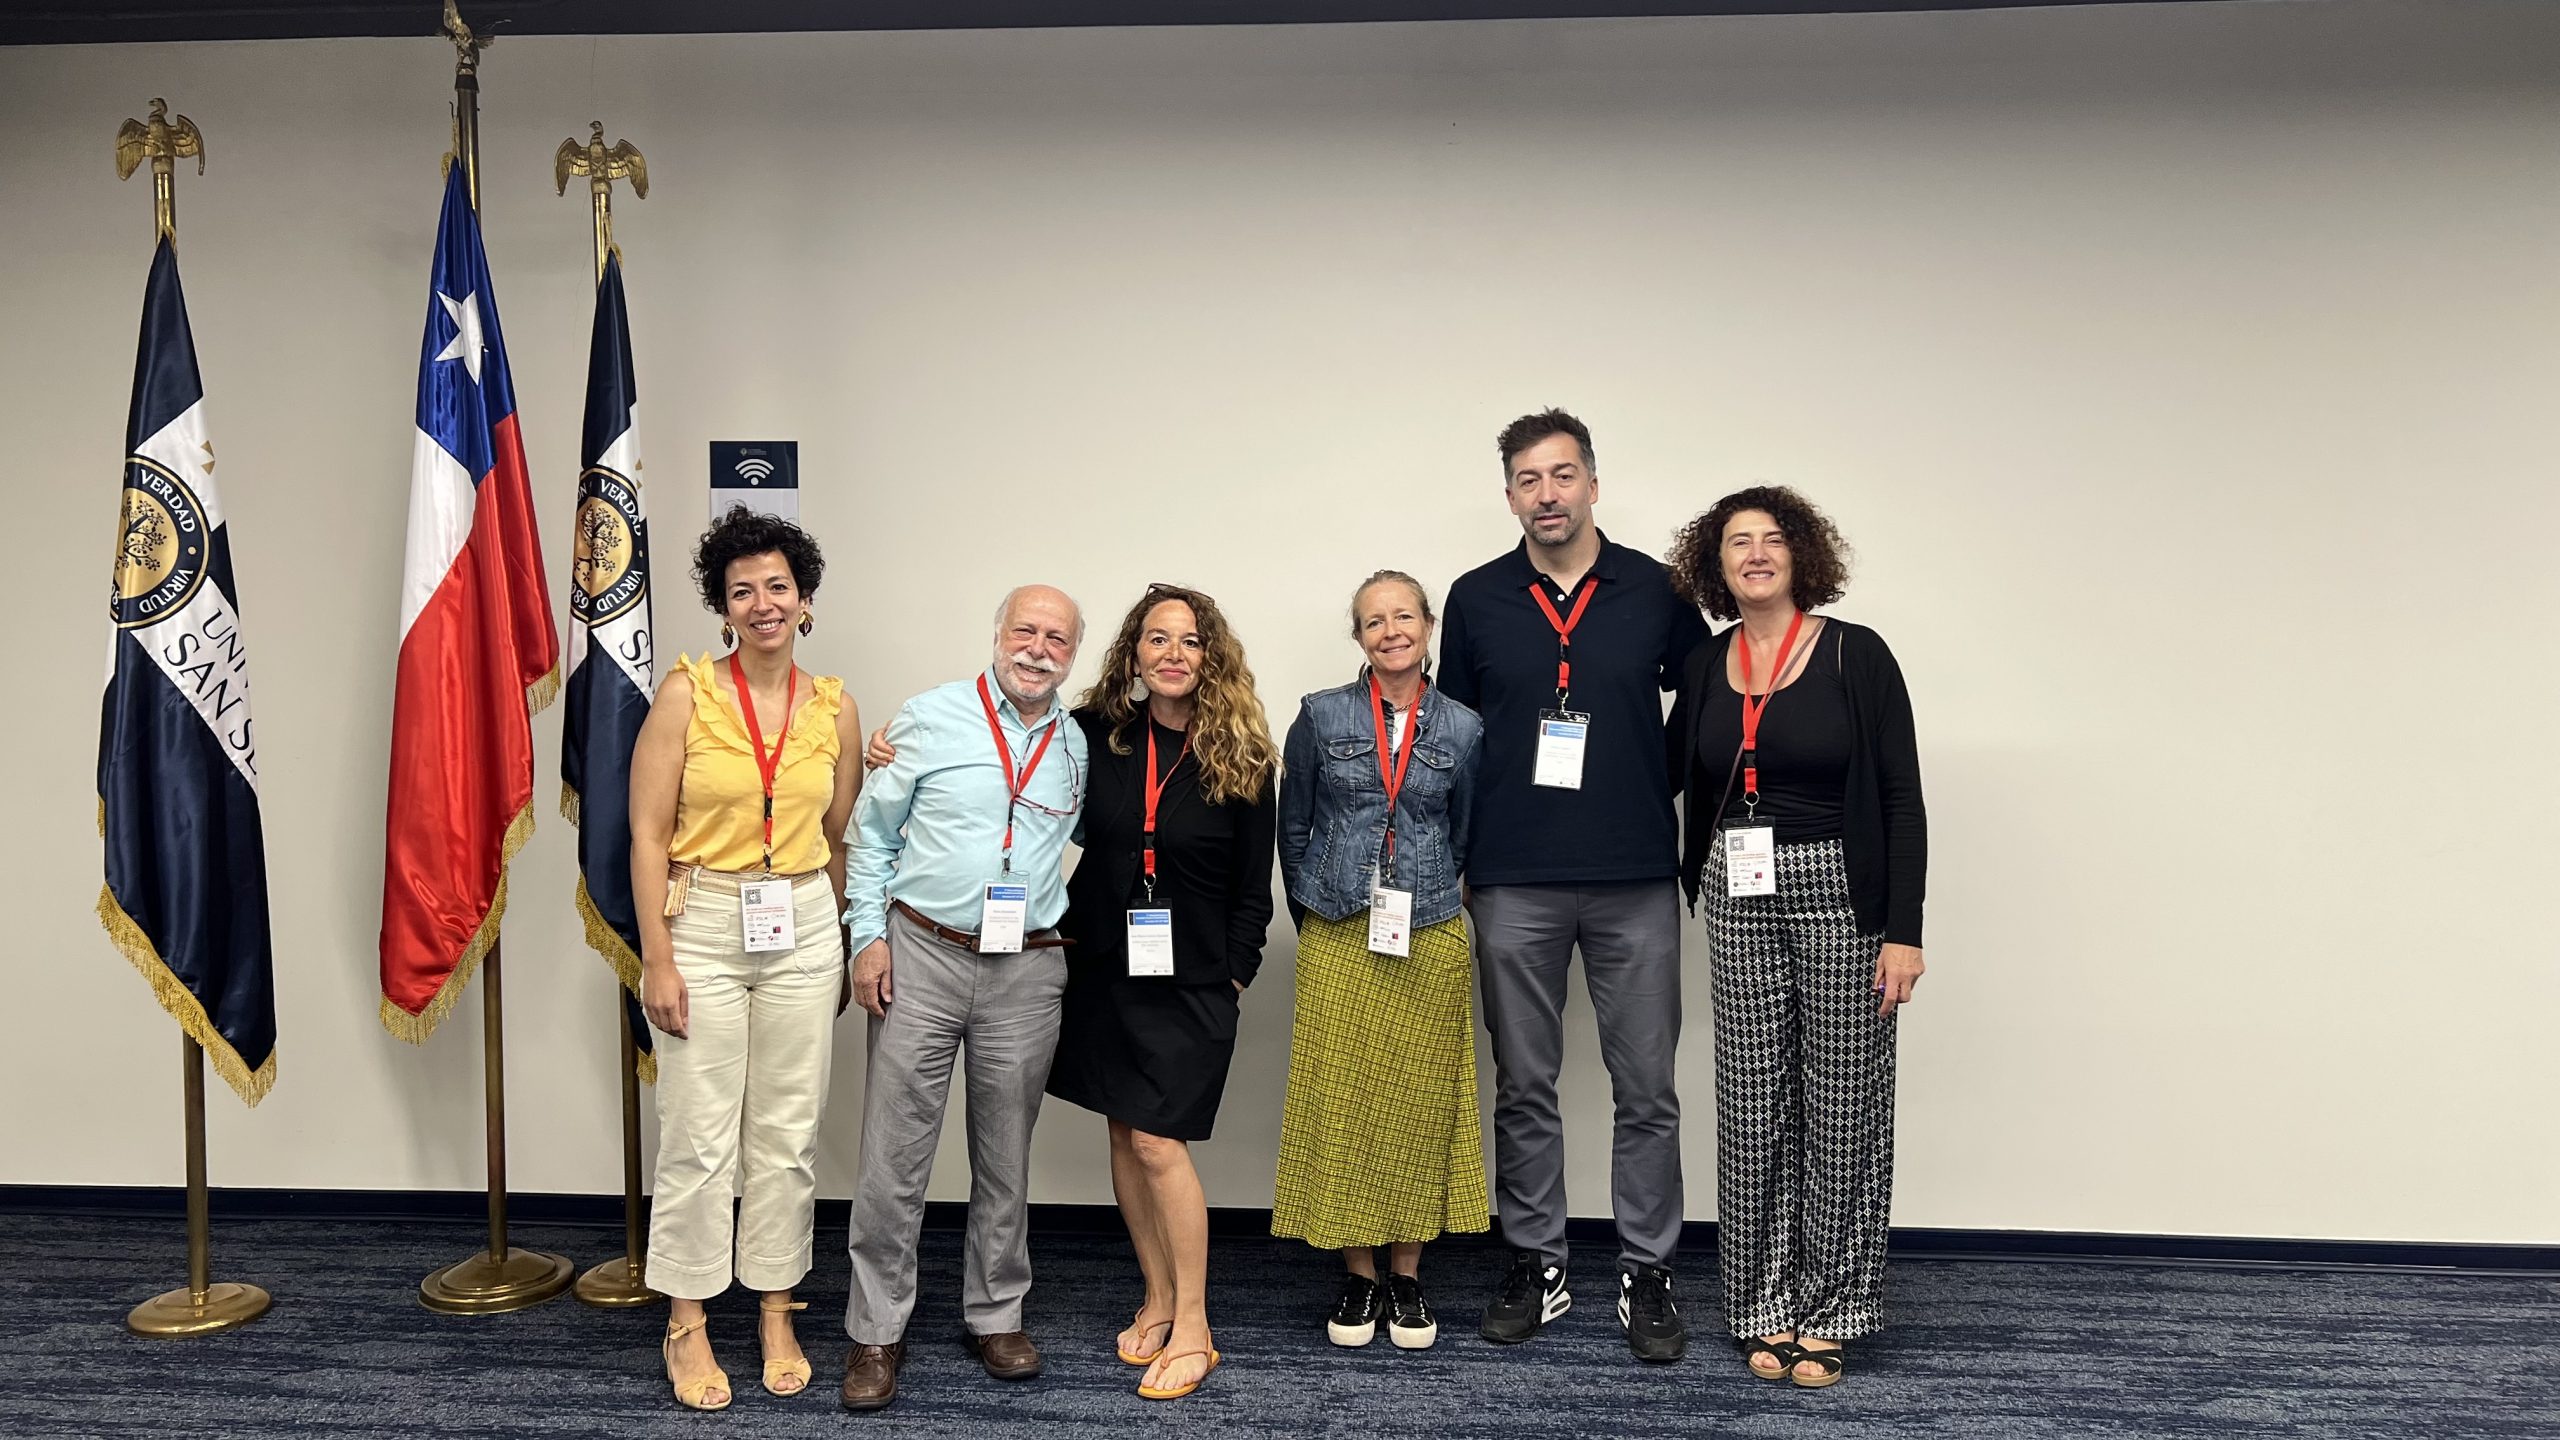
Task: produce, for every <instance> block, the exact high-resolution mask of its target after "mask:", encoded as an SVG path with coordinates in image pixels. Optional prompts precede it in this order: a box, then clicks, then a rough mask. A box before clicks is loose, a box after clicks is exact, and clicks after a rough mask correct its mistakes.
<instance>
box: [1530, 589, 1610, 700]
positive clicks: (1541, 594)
mask: <svg viewBox="0 0 2560 1440" xmlns="http://www.w3.org/2000/svg"><path fill="white" fill-rule="evenodd" d="M1599 588H1600V577H1599V576H1597V575H1594V576H1592V577H1590V578H1589V579H1587V580H1585V581H1583V582H1582V593H1581V594H1580V595H1578V596H1576V597H1575V598H1574V602H1573V613H1572V614H1571V615H1559V614H1557V613H1556V607H1555V602H1554V601H1552V600H1549V599H1548V598H1547V587H1546V586H1545V585H1543V584H1540V583H1539V582H1537V581H1535V580H1532V581H1530V582H1529V596H1530V598H1531V599H1534V600H1536V601H1537V602H1538V608H1539V609H1541V610H1544V611H1546V612H1547V623H1548V624H1550V625H1552V626H1554V627H1555V628H1556V708H1557V709H1559V710H1561V709H1563V708H1564V702H1565V696H1566V695H1567V693H1568V692H1570V691H1571V690H1572V689H1573V627H1574V626H1576V625H1579V624H1581V623H1582V612H1583V611H1585V610H1587V609H1589V608H1591V592H1593V591H1595V590H1597V589H1599Z"/></svg>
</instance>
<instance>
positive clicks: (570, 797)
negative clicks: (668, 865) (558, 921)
mask: <svg viewBox="0 0 2560 1440" xmlns="http://www.w3.org/2000/svg"><path fill="white" fill-rule="evenodd" d="M578 808H579V805H578V792H577V791H576V790H575V789H573V788H571V787H570V785H569V784H568V783H567V782H566V781H563V782H562V783H561V786H560V813H561V814H563V815H566V816H568V817H569V823H570V824H572V825H575V824H577V823H578ZM578 918H579V919H581V920H584V921H585V922H586V923H587V948H588V949H590V950H593V951H595V952H596V953H597V954H599V955H601V956H603V957H604V963H606V964H607V965H610V966H612V967H613V974H614V978H615V979H617V980H620V981H621V982H622V988H624V989H626V990H628V991H630V992H631V995H632V998H633V999H638V998H639V995H640V957H639V956H637V955H634V954H632V953H631V947H630V946H628V945H625V944H623V943H622V933H621V932H620V931H618V930H616V929H614V928H613V927H612V926H611V925H609V924H607V923H605V918H604V916H602V915H600V914H598V913H596V901H595V897H594V896H592V895H590V894H588V893H587V877H586V876H584V875H581V876H579V877H578ZM638 1058H639V1064H638V1065H636V1066H635V1067H633V1068H635V1069H636V1070H637V1071H638V1072H639V1075H640V1082H641V1083H642V1084H644V1085H655V1084H657V1083H658V1057H657V1054H656V1052H654V1051H649V1050H643V1051H641V1052H640V1053H639V1057H638Z"/></svg>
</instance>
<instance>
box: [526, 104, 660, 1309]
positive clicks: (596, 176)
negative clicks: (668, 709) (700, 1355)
mask: <svg viewBox="0 0 2560 1440" xmlns="http://www.w3.org/2000/svg"><path fill="white" fill-rule="evenodd" d="M588 125H589V128H590V129H591V130H592V131H593V134H592V135H591V136H590V137H589V139H588V140H587V142H586V143H585V144H583V145H581V144H579V143H578V141H577V140H576V139H575V138H574V137H573V138H571V139H567V140H563V141H561V142H560V149H559V151H558V153H557V155H556V157H555V158H556V160H557V165H556V166H555V174H554V177H553V178H554V180H555V182H556V184H555V187H554V188H555V193H557V194H561V195H566V194H568V193H569V177H571V176H573V175H584V176H586V177H587V194H588V196H589V197H590V202H589V206H588V208H589V211H590V213H591V214H592V216H593V218H594V220H595V241H596V281H597V283H598V284H602V283H603V281H604V262H605V258H606V257H607V256H609V255H611V254H613V253H614V246H613V182H614V181H616V180H626V179H627V180H629V181H630V182H631V193H632V194H634V195H636V196H638V197H640V198H641V199H643V200H646V199H648V198H649V162H648V160H647V159H646V158H644V157H643V156H642V155H641V154H640V152H639V151H638V150H636V149H634V148H633V147H632V145H631V142H629V141H627V140H624V141H618V142H616V143H615V144H614V145H612V146H611V147H609V148H608V147H607V146H606V145H605V143H604V122H603V121H601V120H593V121H589V122H588ZM613 1028H614V1029H615V1030H617V1031H620V1032H621V1034H622V1253H621V1254H620V1255H617V1256H615V1257H614V1258H613V1259H611V1260H607V1261H605V1262H604V1263H602V1264H600V1265H597V1266H595V1267H594V1268H592V1269H590V1270H588V1271H587V1273H585V1274H584V1275H581V1276H579V1277H578V1284H577V1293H578V1298H579V1299H580V1300H583V1301H585V1302H586V1303H588V1304H590V1305H595V1306H599V1307H602V1308H604V1309H609V1310H618V1309H623V1308H626V1307H629V1306H633V1305H647V1304H651V1303H653V1302H656V1301H659V1300H663V1299H665V1298H667V1297H665V1296H664V1295H661V1294H659V1293H658V1292H657V1291H655V1290H652V1289H650V1288H649V1283H648V1280H647V1278H646V1277H645V1275H644V1273H643V1272H644V1271H645V1270H646V1269H647V1263H646V1262H647V1259H648V1248H647V1246H648V1241H647V1238H646V1237H645V1236H644V1235H643V1234H642V1233H641V1229H640V1046H639V1043H638V1042H637V1041H635V1040H633V1039H632V1038H631V1023H630V1019H629V1016H628V1013H627V1011H626V1009H625V1005H624V1001H623V994H622V985H621V982H620V981H619V980H617V981H616V982H615V984H614V987H613Z"/></svg>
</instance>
